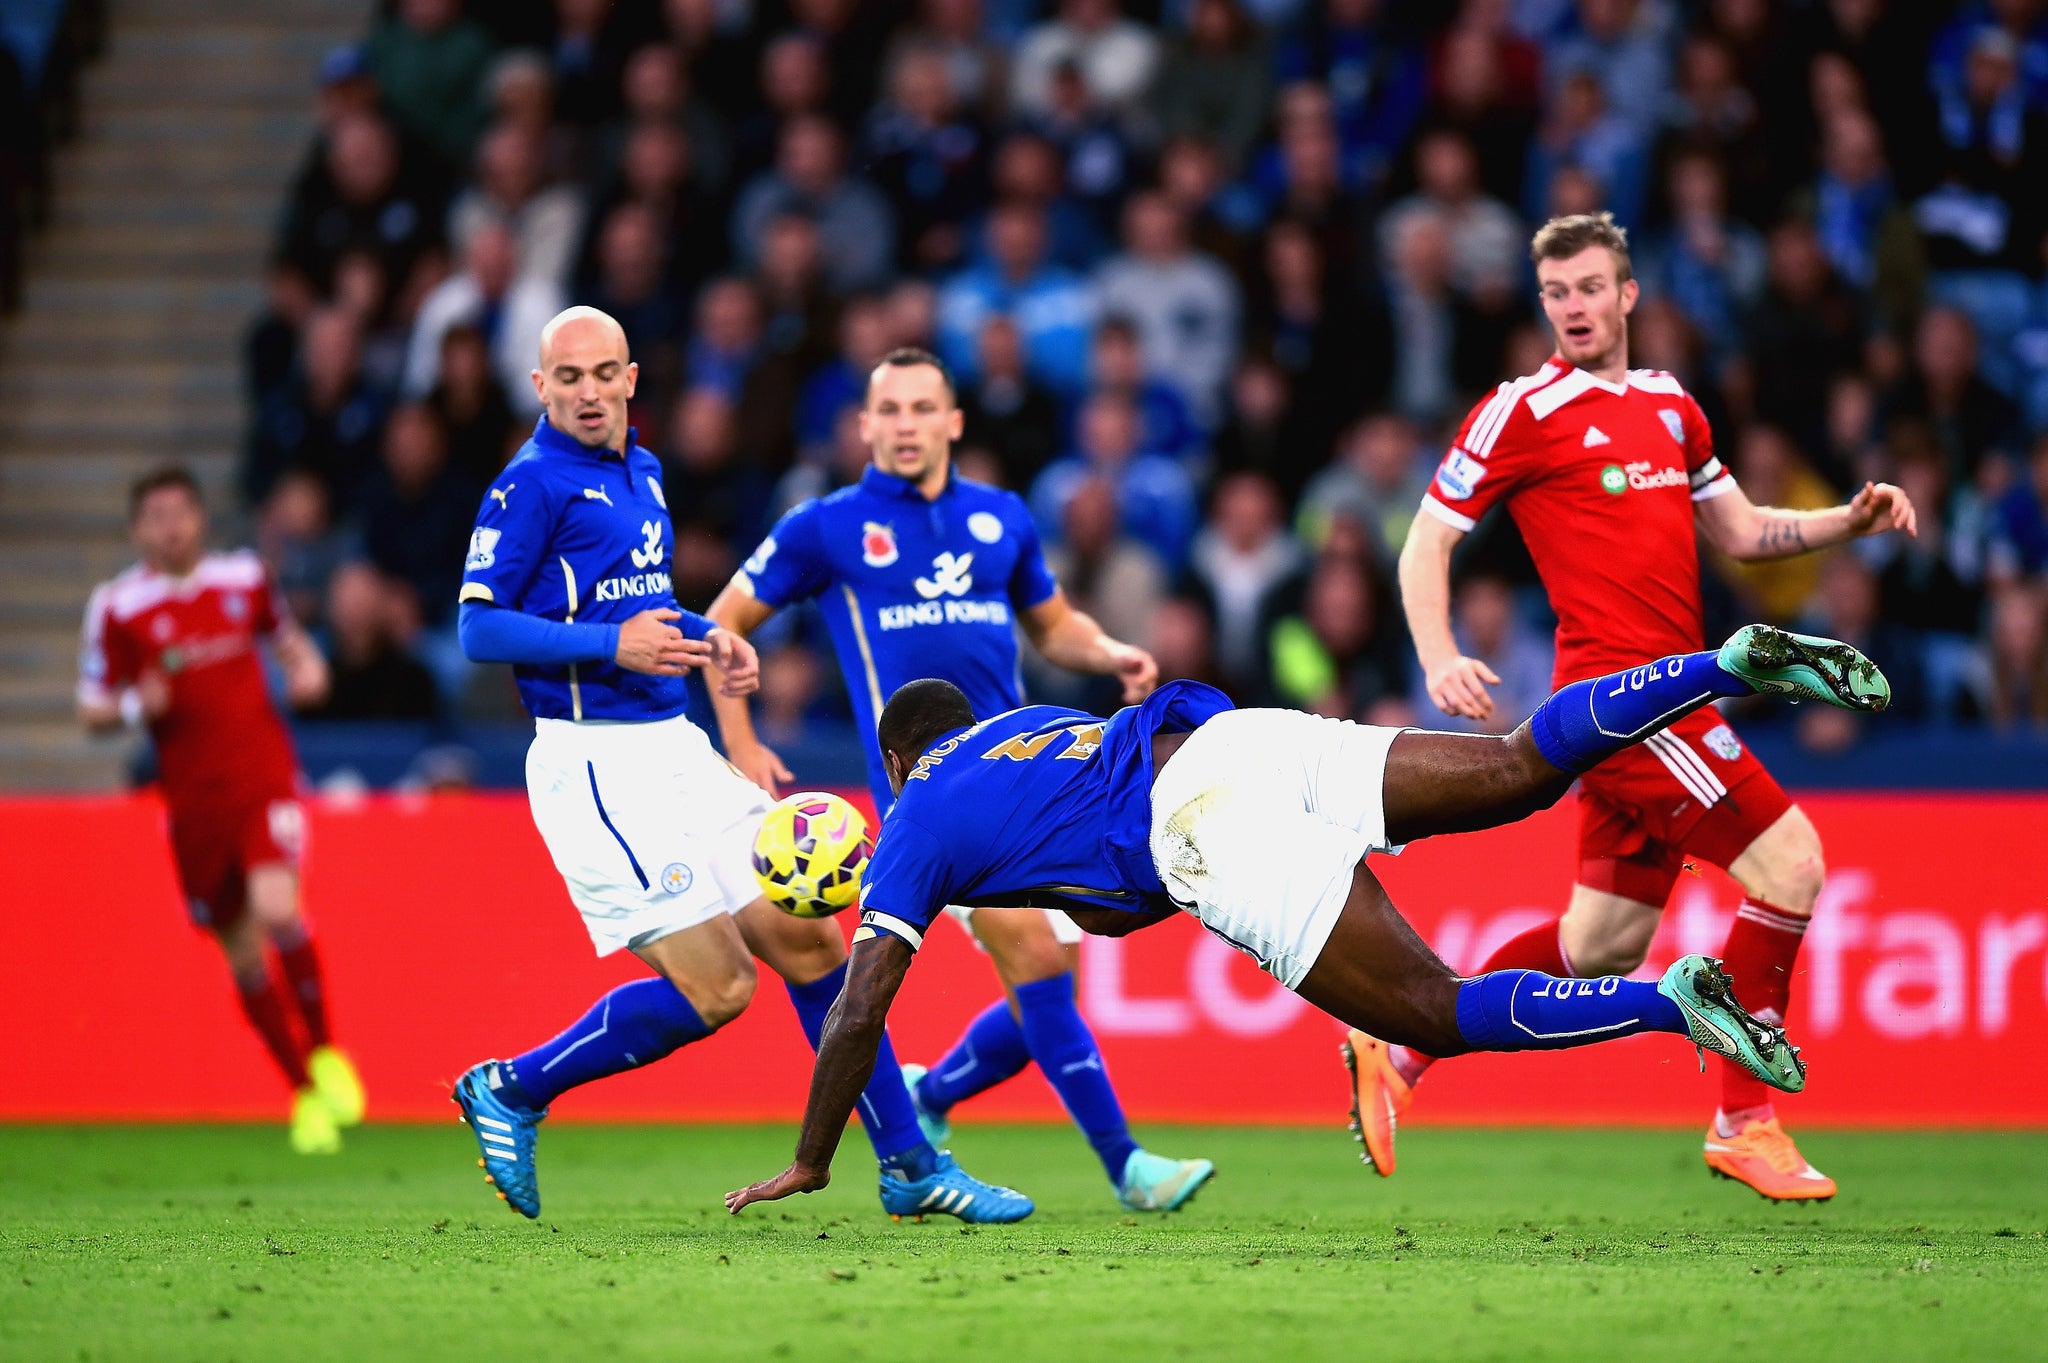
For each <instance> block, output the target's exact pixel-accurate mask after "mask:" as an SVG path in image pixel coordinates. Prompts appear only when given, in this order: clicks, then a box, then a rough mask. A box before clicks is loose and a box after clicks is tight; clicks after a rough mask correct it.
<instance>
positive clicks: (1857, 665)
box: [1720, 625, 1892, 714]
mask: <svg viewBox="0 0 2048 1363" xmlns="http://www.w3.org/2000/svg"><path fill="white" fill-rule="evenodd" d="M1720 661H1721V666H1722V667H1723V668H1725V669H1726V670H1727V671H1729V672H1732V673H1734V674H1735V675H1736V676H1738V677H1740V678H1742V680H1744V681H1746V682H1748V683H1749V684H1750V685H1751V686H1753V687H1755V688H1756V690H1757V692H1758V694H1760V695H1766V696H1782V697H1784V698H1785V699H1786V700H1789V701H1791V702H1793V703H1794V704H1795V705H1796V704H1797V703H1799V702H1800V701H1802V700H1817V701H1820V702H1822V703H1823V704H1827V705H1833V706H1836V707H1838V708H1840V709H1843V710H1860V711H1863V712H1865V713H1867V714H1875V713H1877V712H1878V711H1879V710H1882V709H1884V708H1885V707H1886V706H1887V705H1890V704H1891V703H1892V684H1891V683H1890V682H1888V681H1886V680H1885V679H1884V673H1882V672H1880V671H1878V670H1877V664H1876V663H1874V662H1872V661H1870V659H1868V658H1866V657H1864V656H1863V655H1862V654H1861V653H1859V652H1858V651H1857V650H1856V649H1854V648H1852V647H1850V646H1849V645H1848V644H1845V643H1841V642H1839V641H1838V640H1834V639H1823V638H1820V637H1818V636H1816V635H1812V634H1794V633H1792V631H1790V630H1785V629H1779V628H1777V627H1776V626H1774V625H1744V626H1743V627H1742V628H1741V629H1739V630H1736V631H1735V633H1734V634H1733V635H1731V636H1729V639H1728V642H1727V643H1725V644H1723V645H1721V654H1720Z"/></svg>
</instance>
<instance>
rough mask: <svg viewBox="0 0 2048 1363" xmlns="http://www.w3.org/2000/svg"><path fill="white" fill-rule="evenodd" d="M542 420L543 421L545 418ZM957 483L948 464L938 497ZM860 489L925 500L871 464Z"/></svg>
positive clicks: (911, 485)
mask: <svg viewBox="0 0 2048 1363" xmlns="http://www.w3.org/2000/svg"><path fill="white" fill-rule="evenodd" d="M542 419H543V420H545V419H546V418H542ZM957 482H958V479H957V478H956V476H955V475H954V472H953V466H952V465H951V464H948V465H947V466H946V485H945V486H944V487H942V488H940V489H939V496H940V497H943V496H945V495H946V494H947V493H949V492H951V491H952V490H953V488H954V485H955V484H956V483H957ZM860 487H861V491H863V492H866V493H869V494H871V495H874V496H877V497H894V498H896V499H897V500H898V501H903V502H921V501H923V500H924V499H925V498H924V494H923V493H922V492H919V491H918V490H917V484H916V483H913V482H911V481H910V480H909V479H908V478H898V477H897V476H896V475H895V474H893V473H884V472H883V471H882V470H880V469H878V468H876V467H875V466H874V465H873V464H869V465H868V466H867V468H865V469H863V470H862V471H861V475H860ZM933 500H934V501H936V500H938V499H937V498H933Z"/></svg>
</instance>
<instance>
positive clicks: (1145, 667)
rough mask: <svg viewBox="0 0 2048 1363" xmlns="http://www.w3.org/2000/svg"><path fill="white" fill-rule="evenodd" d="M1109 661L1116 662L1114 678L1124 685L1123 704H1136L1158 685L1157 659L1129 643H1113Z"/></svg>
mask: <svg viewBox="0 0 2048 1363" xmlns="http://www.w3.org/2000/svg"><path fill="white" fill-rule="evenodd" d="M1110 661H1112V662H1113V663H1115V664H1116V674H1115V675H1116V679H1117V680H1118V681H1120V682H1122V683H1123V686H1124V704H1126V705H1136V704H1137V703H1138V702H1139V701H1141V700H1143V699H1145V697H1147V696H1149V695H1151V694H1152V692H1153V690H1154V689H1156V688H1157V687H1158V685H1159V663H1158V660H1157V659H1155V658H1153V656H1152V655H1151V654H1149V653H1147V652H1146V651H1145V650H1144V649H1142V648H1137V647H1135V646H1133V645H1131V644H1117V645H1114V646H1113V647H1112V649H1111V651H1110Z"/></svg>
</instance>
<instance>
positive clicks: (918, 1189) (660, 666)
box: [454, 308, 1032, 1221]
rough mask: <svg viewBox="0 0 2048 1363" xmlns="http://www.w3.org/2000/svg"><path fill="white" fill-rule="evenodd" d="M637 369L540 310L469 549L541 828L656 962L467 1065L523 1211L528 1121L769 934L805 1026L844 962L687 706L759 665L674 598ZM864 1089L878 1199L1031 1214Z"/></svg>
mask: <svg viewBox="0 0 2048 1363" xmlns="http://www.w3.org/2000/svg"><path fill="white" fill-rule="evenodd" d="M638 378H639V370H638V367H637V366H636V365H634V363H633V361H632V357H631V355H630V353H629V352H628V349H627V345H626V336H625V333H624V332H623V331H622V330H621V329H620V327H619V324H618V323H617V322H616V321H614V320H613V319H612V318H610V317H608V316H606V315H605V314H604V313H602V312H599V311H597V310H596V309H594V308H570V309H569V310H568V311H566V312H563V313H561V314H559V315H558V316H556V317H555V318H554V319H553V320H552V321H550V322H549V323H548V325H547V327H546V328H545V329H544V330H543V331H542V333H541V344H540V366H539V368H537V369H535V370H534V371H533V387H534V392H535V393H536V394H537V395H538V397H539V398H540V402H541V405H542V407H543V408H544V409H545V410H544V413H543V415H542V416H541V418H540V421H539V422H538V424H536V425H535V427H534V430H533V438H532V439H530V440H528V441H527V442H526V444H525V445H524V446H523V447H522V448H521V449H520V451H519V453H518V454H517V455H516V456H515V457H514V458H513V460H512V462H511V463H510V464H508V465H506V467H505V471H504V472H503V473H501V474H499V475H498V478H497V481H496V482H495V483H494V484H493V485H492V486H491V488H490V489H489V491H488V492H487V493H486V494H485V496H484V500H483V506H482V508H481V509H480V510H479V511H478V512H477V520H476V529H475V532H474V533H473V534H472V535H471V536H470V542H469V557H468V561H467V563H466V564H465V566H464V570H463V578H462V596H461V602H462V607H461V617H460V631H461V638H462V647H463V651H464V652H465V653H467V654H468V655H469V657H470V658H471V659H472V660H473V661H476V662H488V663H510V664H511V665H512V669H513V676H514V678H515V679H516V680H517V681H518V684H519V694H520V698H521V699H522V700H523V701H524V702H525V704H526V708H527V709H528V710H529V711H530V712H532V714H533V718H534V737H533V746H532V747H531V748H529V749H528V750H527V757H526V791H527V799H528V801H529V803H530V805H531V807H532V810H533V822H534V826H535V827H536V828H538V829H539V830H540V835H541V838H542V840H543V841H544V842H546V843H547V847H548V852H549V854H550V855H551V856H552V857H553V858H554V862H555V867H556V869H557V870H559V871H560V872H561V873H562V879H563V882H564V883H565V884H566V885H567V886H568V890H569V899H570V901H571V902H572V903H574V904H575V906H576V908H577V910H578V911H579V912H580V913H581V914H582V915H583V925H584V927H585V928H587V929H588V930H589V932H590V939H591V942H592V944H593V945H594V946H595V947H596V949H597V954H598V955H600V956H605V955H609V954H611V953H612V952H615V951H618V950H620V949H622V948H623V949H625V950H628V951H631V952H632V953H633V954H634V955H636V956H638V957H639V958H640V960H641V961H643V962H644V963H645V964H646V965H647V966H648V968H649V969H650V970H651V971H652V972H653V976H652V978H648V979H640V980H635V981H633V982H632V983H630V984H625V985H621V986H619V987H618V988H617V989H614V990H612V991H610V992H609V993H607V994H606V995H604V997H602V998H600V999H599V1000H597V1002H596V1003H594V1004H593V1005H592V1006H591V1007H590V1009H589V1011H588V1012H586V1013H585V1014H584V1015H583V1017H581V1018H579V1019H578V1020H577V1021H576V1022H575V1023H574V1024H572V1025H571V1026H570V1027H569V1028H568V1030H566V1031H564V1032H562V1033H561V1034H560V1035H558V1036H556V1037H554V1038H553V1039H551V1040H549V1041H545V1042H543V1043H541V1044H540V1045H538V1046H536V1047H534V1048H533V1049H531V1050H528V1051H525V1052H523V1053H521V1054H518V1055H515V1056H513V1057H512V1058H511V1059H508V1060H486V1061H484V1062H482V1063H481V1064H478V1065H475V1066H473V1067H472V1068H470V1069H469V1070H468V1071H467V1072H466V1073H464V1074H463V1076H462V1078H461V1079H460V1080H458V1081H457V1083H456V1085H455V1093H454V1099H455V1102H456V1105H457V1106H459V1107H460V1108H461V1109H462V1115H463V1120H465V1121H466V1122H468V1123H469V1125H470V1128H471V1130H472V1131H473V1133H474V1134H475V1136H476V1139H477V1145H478V1147H479V1150H480V1152H481V1154H482V1158H481V1159H480V1160H479V1161H478V1162H479V1163H480V1164H481V1165H482V1166H483V1168H484V1170H485V1175H484V1177H485V1179H486V1181H488V1182H490V1183H493V1184H495V1185H496V1187H497V1190H498V1195H499V1197H501V1198H503V1199H504V1200H505V1201H506V1202H507V1203H508V1204H510V1205H511V1206H512V1208H513V1209H514V1210H516V1211H518V1212H521V1213H522V1214H524V1215H526V1216H529V1217H537V1216H539V1215H540V1188H539V1181H538V1175H537V1173H536V1170H535V1163H534V1146H535V1135H536V1132H537V1130H538V1128H539V1126H540V1123H541V1121H542V1119H543V1118H545V1117H546V1116H547V1114H548V1109H549V1105H550V1104H552V1103H553V1102H554V1101H555V1099H556V1098H558V1097H559V1096H561V1095H562V1094H563V1093H566V1092H567V1091H568V1090H570V1089H572V1088H575V1087H577V1086H579V1085H582V1084H587V1083H590V1082H591V1081H593V1080H596V1079H602V1078H604V1077H605V1076H607V1075H611V1074H617V1073H619V1072H621V1071H623V1070H629V1069H636V1068H638V1067H639V1066H642V1065H646V1064H649V1063H651V1062H653V1061H656V1060H659V1059H661V1058H662V1057H663V1056H666V1055H668V1054H670V1053H671V1052H674V1051H676V1050H679V1049H680V1048H682V1047H684V1046H687V1045H689V1044H690V1043H691V1042H693V1041H699V1040H702V1039H703V1038H705V1037H707V1036H709V1035H710V1034H711V1033H713V1032H715V1031H717V1030H718V1029H719V1028H720V1027H722V1026H724V1025H725V1024H726V1023H728V1022H730V1021H732V1020H733V1019H734V1018H736V1017H738V1016H739V1015H740V1013H741V1012H742V1011H743V1010H744V1009H745V1008H746V1006H747V1004H748V1002H749V1001H750V1000H751V999H752V998H753V994H754V980H755V971H754V958H755V957H757V956H758V957H759V958H760V959H762V960H764V961H766V962H767V963H768V965H769V967H770V968H771V969H773V970H774V971H775V972H776V973H777V974H779V975H781V976H782V978H783V980H784V982H785V983H786V984H787V985H788V988H789V994H790V998H791V1000H792V1001H793V1002H794V1003H795V1005H796V1011H797V1016H798V1018H799V1019H800V1020H801V1022H802V1024H803V1027H804V1031H805V1033H806V1034H807V1035H808V1036H809V1037H810V1038H811V1041H812V1044H813V1045H815V1044H816V1042H817V1038H818V1035H819V1033H820V1031H821V1030H822V1029H823V1027H824V1022H825V1015H826V1013H827V1012H828V1011H829V1010H830V1009H831V1007H832V1004H833V1002H834V1001H835V1000H836V999H837V998H838V997H839V990H840V986H841V985H842V984H843V983H844V982H845V978H846V944H845V941H844V939H843V938H842V937H841V935H840V933H839V930H838V928H837V927H835V926H833V925H831V924H824V923H816V922H806V921H804V920H800V919H795V918H791V917H789V916H787V915H785V914H782V913H779V912H777V911H775V910H774V909H773V908H771V907H770V906H769V904H768V902H767V900H766V899H764V898H762V897H761V895H760V892H759V890H758V889H757V887H756V886H755V883H754V874H753V865H752V856H751V853H752V845H753V838H754V831H755V829H756V828H757V827H758V826H759V824H760V821H761V816H762V814H763V813H765V812H766V810H767V808H768V798H767V795H766V794H765V793H764V792H763V791H762V790H761V788H760V787H759V786H756V785H755V784H753V783H752V782H751V781H748V780H747V779H746V778H745V777H743V776H741V775H739V773H738V772H736V771H735V770H734V769H733V768H732V767H730V766H728V765H727V764H726V763H725V761H724V760H723V759H721V758H720V757H719V756H718V755H717V754H716V753H715V752H713V751H712V748H711V744H710V742H709V740H707V739H706V738H705V736H704V732H703V731H702V730H701V729H699V728H698V727H697V726H696V725H694V724H692V723H691V722H690V721H689V719H688V718H687V717H686V716H685V715H684V713H683V712H684V708H685V706H686V704H687V693H686V691H685V682H684V678H685V674H687V673H688V672H689V671H690V670H691V669H693V668H699V667H703V668H708V669H710V680H711V681H712V682H713V684H714V686H715V688H716V689H717V690H719V691H720V692H722V693H723V694H726V695H732V696H737V695H744V694H746V693H747V692H749V691H751V690H753V689H754V687H755V685H756V684H757V682H758V663H757V660H756V658H755V655H754V650H753V648H752V647H751V646H750V645H749V644H748V643H747V641H746V640H745V639H743V638H741V637H739V636H738V635H736V634H733V633H731V632H730V631H728V630H724V629H721V628H719V627H718V626H717V625H715V624H714V623H713V622H711V621H709V620H707V619H705V618H704V617H703V616H701V615H697V614H694V613H692V612H690V611H685V610H682V609H679V608H678V607H677V605H676V600H675V594H674V592H673V590H672V589H671V587H670V581H669V564H668V558H669V552H670V547H671V545H672V544H673V540H674V537H673V533H672V531H671V528H670V525H669V515H668V504H667V502H666V500H665V499H664V497H663V494H662V484H661V464H660V462H659V461H658V460H657V459H656V458H655V457H654V456H653V455H652V454H650V453H648V452H647V451H646V450H645V449H642V448H641V447H640V446H639V445H638V444H637V443H636V441H635V435H636V433H635V432H634V431H633V430H632V429H631V428H630V427H628V426H627V425H626V404H627V402H628V400H629V399H631V398H632V396H633V388H634V384H635V383H636V382H637V380H638ZM497 949H498V950H501V951H502V950H505V949H506V945H505V944H500V945H499V946H498V947H497ZM883 1044H884V1045H887V1043H886V1042H884V1043H883ZM859 1110H860V1113H861V1119H862V1122H863V1124H864V1125H865V1127H866V1128H867V1132H868V1135H869V1138H870V1140H871V1141H872V1142H873V1144H874V1147H875V1154H876V1156H877V1158H878V1159H879V1160H880V1163H881V1171H882V1177H881V1196H882V1205H883V1208H884V1209H885V1210H887V1211H889V1212H890V1213H892V1214H897V1215H903V1214H914V1213H923V1212H938V1211H944V1212H949V1213H951V1214H953V1215H956V1216H958V1217H960V1218H961V1219H962V1220H965V1221H1015V1220H1019V1219H1021V1218H1023V1217H1025V1216H1027V1215H1029V1214H1030V1212H1031V1209H1032V1207H1031V1202H1030V1199H1028V1198H1026V1197H1024V1196H1022V1195H1021V1194H1019V1193H1015V1192H1012V1191H1010V1190H1009V1189H1007V1188H997V1187H993V1186H991V1185H988V1184H984V1183H980V1182H978V1181H976V1180H974V1179H972V1178H970V1177H968V1175H967V1174H966V1172H965V1171H963V1170H962V1169H960V1168H959V1166H958V1165H956V1164H954V1163H953V1161H952V1159H951V1157H950V1156H948V1155H946V1154H944V1153H943V1152H940V1151H937V1150H934V1149H933V1148H932V1147H931V1145H930V1144H929V1143H928V1142H926V1141H925V1139H924V1137H923V1134H922V1133H921V1132H920V1130H919V1128H918V1124H917V1114H916V1110H915V1108H914V1107H913V1106H912V1104H911V1100H910V1094H909V1091H908V1090H907V1089H906V1088H905V1087H904V1084H903V1078H902V1075H901V1072H900V1071H899V1070H898V1068H897V1067H896V1066H895V1065H894V1064H889V1065H884V1066H881V1067H879V1068H878V1069H877V1070H876V1072H875V1079H874V1082H872V1083H870V1084H869V1085H868V1086H867V1089H866V1091H865V1092H864V1094H863V1096H862V1098H861V1100H860V1104H859Z"/></svg>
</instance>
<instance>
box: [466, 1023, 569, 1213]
mask: <svg viewBox="0 0 2048 1363" xmlns="http://www.w3.org/2000/svg"><path fill="white" fill-rule="evenodd" d="M497 1079H498V1062H497V1061H495V1060H486V1061H484V1062H483V1063H482V1064H481V1065H476V1066H473V1067H472V1068H471V1069H469V1070H468V1071H467V1072H466V1073H465V1074H464V1075H463V1076H462V1077H461V1078H460V1079H458V1080H456V1081H455V1092H454V1093H453V1094H451V1095H450V1097H452V1098H453V1099H454V1101H455V1105H456V1106H457V1107H459V1108H461V1109H462V1120H463V1121H465V1122H467V1123H469V1129H470V1131H471V1133H472V1134H474V1135H475V1136H476V1143H477V1148H478V1149H479V1150H481V1151H482V1152H483V1158H482V1159H479V1160H478V1161H477V1167H478V1168H480V1169H482V1170H483V1171H484V1182H486V1183H488V1184H491V1185H492V1186H493V1187H495V1188H496V1189H497V1190H498V1199H499V1201H501V1202H503V1203H505V1204H506V1205H507V1206H509V1207H511V1208H512V1210H513V1211H515V1212H518V1213H519V1214H520V1215H521V1216H527V1217H537V1216H539V1215H540V1176H539V1174H537V1173H536V1172H535V1171H534V1167H533V1142H534V1133H535V1132H536V1131H538V1130H539V1128H540V1124H541V1119H542V1118H544V1117H546V1116H547V1115H548V1110H547V1109H546V1108H542V1109H541V1110H540V1111H539V1112H529V1111H527V1110H526V1109H524V1108H516V1107H510V1106H508V1105H507V1104H505V1103H504V1102H503V1101H501V1100H500V1099H499V1097H498V1095H497V1093H496V1089H497V1082H496V1081H497Z"/></svg>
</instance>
